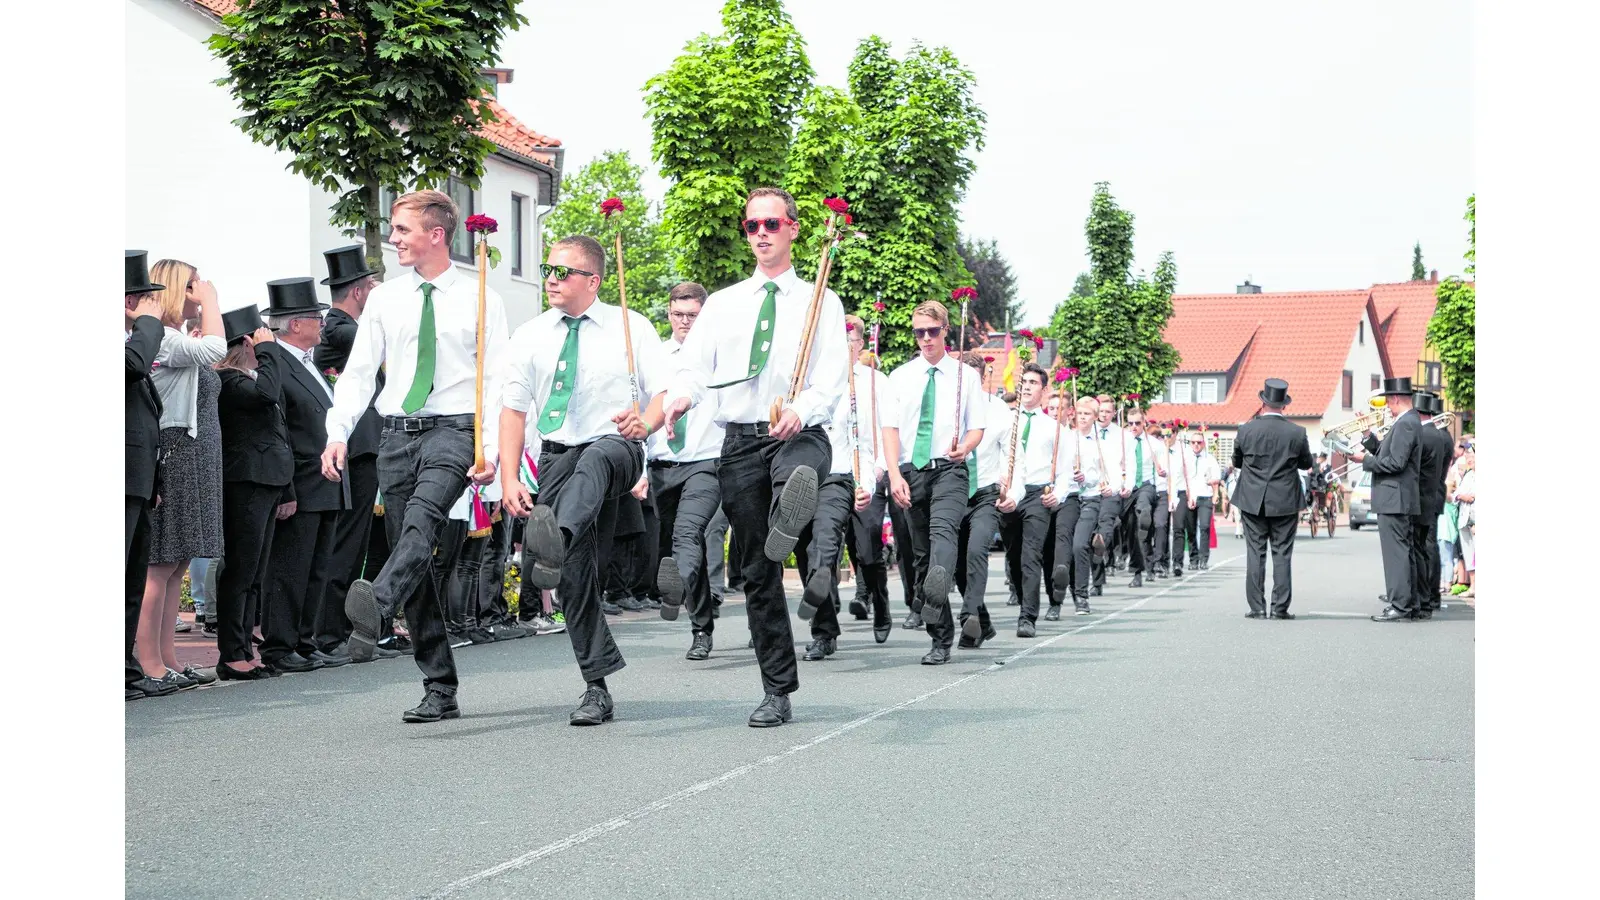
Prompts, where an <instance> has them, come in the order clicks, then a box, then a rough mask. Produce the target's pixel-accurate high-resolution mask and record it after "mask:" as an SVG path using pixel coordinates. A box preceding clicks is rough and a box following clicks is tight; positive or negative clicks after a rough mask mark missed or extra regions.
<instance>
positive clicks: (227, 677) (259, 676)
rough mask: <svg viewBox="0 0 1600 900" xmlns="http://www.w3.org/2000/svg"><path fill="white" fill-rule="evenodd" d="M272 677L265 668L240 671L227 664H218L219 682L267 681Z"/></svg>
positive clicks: (258, 667) (257, 667) (259, 667)
mask: <svg viewBox="0 0 1600 900" xmlns="http://www.w3.org/2000/svg"><path fill="white" fill-rule="evenodd" d="M271 677H272V673H271V672H269V671H267V669H266V667H265V666H256V667H254V668H249V669H245V670H244V671H240V670H238V669H235V668H234V667H232V666H230V665H228V664H227V663H222V662H219V663H217V680H218V681H265V680H267V679H268V678H271Z"/></svg>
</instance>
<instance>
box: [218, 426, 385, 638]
mask: <svg viewBox="0 0 1600 900" xmlns="http://www.w3.org/2000/svg"><path fill="white" fill-rule="evenodd" d="M344 477H345V478H347V479H349V481H350V504H351V505H350V508H349V509H347V510H344V511H343V512H340V513H339V522H338V524H337V525H336V526H335V527H334V531H333V558H332V560H330V561H329V563H328V567H329V568H328V571H329V575H328V596H329V597H330V598H332V599H333V603H332V605H333V607H334V609H333V611H332V614H331V615H329V616H327V617H326V618H325V619H324V620H323V621H322V622H320V623H318V629H317V647H318V648H319V649H322V650H330V649H332V648H333V647H335V646H337V645H338V644H341V643H343V642H344V641H347V640H349V639H350V619H349V618H348V617H346V616H345V614H344V595H345V594H347V593H349V592H350V583H351V582H352V581H355V580H356V579H357V578H360V577H361V570H362V568H363V567H364V566H365V565H366V562H367V547H368V544H369V543H370V542H371V536H372V531H373V528H372V520H373V518H374V517H373V515H372V503H373V501H374V500H375V499H376V498H377V496H378V457H377V456H376V455H370V454H369V455H366V456H361V457H357V458H356V459H351V460H349V461H347V463H346V466H345V473H344ZM219 633H220V629H219Z"/></svg>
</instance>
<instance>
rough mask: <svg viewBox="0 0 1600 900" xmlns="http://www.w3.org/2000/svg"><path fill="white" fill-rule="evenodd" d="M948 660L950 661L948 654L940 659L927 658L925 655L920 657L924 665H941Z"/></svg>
mask: <svg viewBox="0 0 1600 900" xmlns="http://www.w3.org/2000/svg"><path fill="white" fill-rule="evenodd" d="M949 661H950V658H949V657H948V656H947V657H945V658H944V659H941V660H932V659H929V658H927V657H926V656H924V657H923V658H922V664H923V665H925V666H942V665H944V664H945V663H947V662H949Z"/></svg>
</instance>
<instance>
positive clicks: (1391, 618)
mask: <svg viewBox="0 0 1600 900" xmlns="http://www.w3.org/2000/svg"><path fill="white" fill-rule="evenodd" d="M1372 621H1374V622H1409V621H1411V614H1410V613H1408V612H1401V611H1400V610H1398V609H1395V608H1394V607H1392V606H1386V607H1384V608H1383V612H1381V613H1379V614H1377V615H1375V616H1373V617H1372Z"/></svg>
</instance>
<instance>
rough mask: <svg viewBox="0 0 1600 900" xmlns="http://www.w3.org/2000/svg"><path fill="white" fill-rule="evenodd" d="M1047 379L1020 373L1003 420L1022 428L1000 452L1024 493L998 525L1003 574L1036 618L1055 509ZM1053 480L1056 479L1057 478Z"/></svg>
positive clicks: (1031, 370)
mask: <svg viewBox="0 0 1600 900" xmlns="http://www.w3.org/2000/svg"><path fill="white" fill-rule="evenodd" d="M1049 381H1050V377H1049V376H1048V375H1047V374H1045V370H1044V367H1042V366H1040V365H1039V364H1038V363H1033V362H1030V363H1028V364H1027V365H1025V366H1023V367H1022V376H1021V378H1020V379H1019V380H1018V382H1017V384H1018V391H1017V395H1018V400H1019V403H1018V405H1017V409H1018V413H1019V414H1017V415H1011V416H1007V417H1006V419H1004V421H1005V422H1006V423H1007V429H1008V430H1009V428H1010V427H1011V423H1012V421H1013V420H1015V421H1018V422H1020V423H1021V424H1020V425H1019V426H1018V427H1020V428H1021V433H1020V434H1019V435H1018V436H1017V438H1016V440H1015V442H1014V443H1015V448H1013V446H1012V445H1013V441H1012V440H1011V438H1009V437H1008V438H1006V442H1005V443H1004V444H1003V445H1002V446H1001V455H1002V458H1003V457H1005V456H1006V455H1008V454H1010V453H1012V452H1013V449H1014V452H1015V454H1016V463H1015V466H1014V472H1013V474H1012V481H1013V482H1021V484H1022V485H1023V486H1024V487H1025V489H1026V492H1025V493H1024V494H1023V495H1022V499H1021V500H1020V501H1019V502H1018V503H1017V506H1016V508H1015V509H1013V510H1011V511H1009V512H1007V513H1006V514H1005V515H1004V516H1002V517H1001V519H1000V539H1001V540H1002V541H1003V542H1004V543H1005V552H1006V568H1007V570H1008V571H1009V572H1010V575H1011V582H1012V584H1014V585H1016V589H1017V591H1018V596H1019V597H1020V598H1021V600H1022V607H1023V609H1024V610H1028V611H1031V612H1032V614H1033V615H1034V616H1037V615H1038V614H1039V582H1040V581H1041V580H1042V578H1043V576H1044V572H1043V566H1044V542H1045V537H1046V536H1047V535H1048V533H1049V531H1050V518H1051V517H1052V516H1053V515H1054V514H1055V507H1056V506H1057V505H1058V504H1054V503H1053V504H1051V505H1050V506H1046V505H1045V502H1044V501H1045V494H1046V493H1047V492H1048V493H1050V494H1051V498H1052V499H1054V493H1055V492H1054V491H1050V490H1049V488H1050V487H1051V483H1050V468H1051V462H1052V460H1054V458H1055V453H1056V422H1055V420H1054V419H1052V418H1050V414H1049V413H1048V412H1046V411H1045V408H1044V396H1045V389H1046V388H1047V387H1048V385H1049ZM1056 474H1057V475H1059V474H1060V473H1059V472H1057V473H1056Z"/></svg>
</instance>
